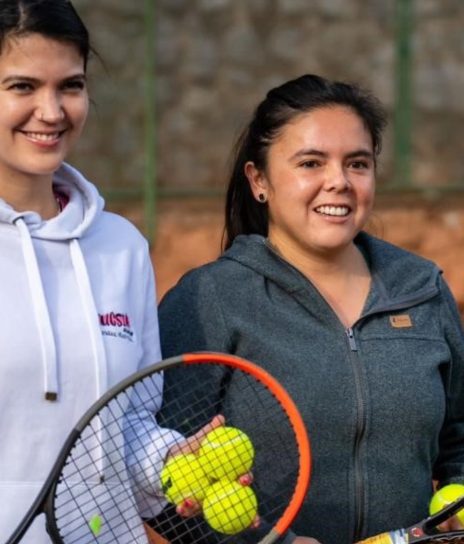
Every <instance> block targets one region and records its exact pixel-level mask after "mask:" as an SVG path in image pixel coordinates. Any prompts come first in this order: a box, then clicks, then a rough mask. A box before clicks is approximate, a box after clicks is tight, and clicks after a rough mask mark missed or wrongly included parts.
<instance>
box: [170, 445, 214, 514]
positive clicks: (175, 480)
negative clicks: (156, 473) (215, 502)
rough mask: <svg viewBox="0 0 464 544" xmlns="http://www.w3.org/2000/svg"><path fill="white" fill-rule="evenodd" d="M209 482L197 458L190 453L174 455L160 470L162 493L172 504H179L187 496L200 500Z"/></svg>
mask: <svg viewBox="0 0 464 544" xmlns="http://www.w3.org/2000/svg"><path fill="white" fill-rule="evenodd" d="M210 483H211V482H210V480H209V479H208V477H207V476H206V474H205V473H204V471H203V469H202V467H201V465H200V463H199V461H198V458H197V457H196V456H195V455H193V454H191V453H189V454H187V455H176V456H175V457H173V458H172V459H170V460H169V461H168V462H167V463H166V464H165V465H164V467H163V470H162V471H161V485H162V488H163V493H164V495H165V496H166V498H167V499H168V501H169V502H172V503H173V504H180V503H181V502H182V501H183V500H185V499H187V498H191V499H196V500H197V501H199V502H201V501H202V500H203V498H204V496H205V492H206V489H207V488H208V487H209V485H210Z"/></svg>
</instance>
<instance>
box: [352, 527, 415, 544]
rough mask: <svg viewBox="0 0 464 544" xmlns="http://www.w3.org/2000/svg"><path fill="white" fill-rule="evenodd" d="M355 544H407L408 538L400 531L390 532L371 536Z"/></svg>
mask: <svg viewBox="0 0 464 544" xmlns="http://www.w3.org/2000/svg"><path fill="white" fill-rule="evenodd" d="M356 544H408V538H407V535H406V533H405V532H404V531H403V530H402V529H400V530H398V531H390V532H388V533H382V534H380V535H376V536H371V537H370V538H366V540H361V541H360V542H357V543H356Z"/></svg>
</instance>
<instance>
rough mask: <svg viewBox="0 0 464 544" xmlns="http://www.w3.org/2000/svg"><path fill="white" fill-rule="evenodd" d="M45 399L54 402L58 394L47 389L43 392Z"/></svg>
mask: <svg viewBox="0 0 464 544" xmlns="http://www.w3.org/2000/svg"><path fill="white" fill-rule="evenodd" d="M45 400H49V401H50V402H55V401H56V400H58V394H57V393H52V392H51V391H47V392H46V393H45Z"/></svg>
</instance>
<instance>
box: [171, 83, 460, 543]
mask: <svg viewBox="0 0 464 544" xmlns="http://www.w3.org/2000/svg"><path fill="white" fill-rule="evenodd" d="M384 125H385V115H384V113H383V110H382V107H381V105H380V104H379V103H378V101H377V100H376V99H375V97H373V96H372V95H371V94H370V93H368V92H366V91H364V90H362V89H360V88H358V87H356V86H353V85H347V84H345V83H340V82H333V81H328V80H326V79H323V78H321V77H318V76H314V75H305V76H302V77H299V78H297V79H295V80H292V81H289V82H287V83H285V84H283V85H281V86H280V87H277V88H275V89H272V90H271V91H270V92H269V93H268V94H267V96H266V98H265V99H264V100H263V101H262V102H261V104H260V105H259V106H258V108H257V109H256V111H255V113H254V116H253V118H252V120H251V122H250V124H249V125H248V127H247V128H246V130H245V131H244V133H243V134H242V136H241V138H240V140H239V142H238V144H237V148H236V157H235V158H236V160H235V164H234V166H233V170H232V174H231V178H230V183H229V189H228V193H227V203H226V240H225V251H224V253H223V254H222V255H221V257H220V258H219V259H218V260H217V261H215V262H213V263H210V264H207V265H205V266H202V267H200V268H198V269H196V270H194V271H191V272H190V273H188V274H187V275H186V276H184V277H183V278H182V279H181V280H180V282H179V283H178V285H177V286H175V287H174V288H173V289H172V290H171V291H170V292H169V293H168V294H167V295H166V297H165V298H164V300H163V301H162V303H161V306H160V327H161V344H162V351H163V355H164V356H165V357H167V356H171V355H175V354H179V353H183V352H188V351H197V350H211V351H222V352H227V353H233V354H236V355H239V356H242V357H244V358H247V359H250V360H252V361H255V362H256V363H258V364H260V365H262V366H263V367H264V368H266V369H267V370H268V371H269V372H270V373H271V374H273V375H274V376H275V377H276V378H277V379H279V380H280V381H281V382H282V383H283V385H284V386H285V387H286V389H287V390H288V391H289V393H290V394H291V395H292V396H293V398H294V400H295V401H296V403H297V405H298V407H299V409H300V411H301V412H302V414H303V417H304V419H305V422H306V424H307V427H308V429H309V431H310V435H311V440H312V448H313V457H314V466H313V475H312V483H311V488H310V491H309V494H308V497H307V500H306V501H305V504H304V506H303V509H302V511H301V513H300V515H299V517H298V519H297V521H296V522H295V523H294V526H293V528H292V529H293V531H294V533H295V534H293V533H289V534H288V535H287V538H286V542H287V541H288V542H295V543H300V544H303V543H305V542H311V540H310V539H308V538H307V537H302V536H296V535H311V536H313V537H315V538H317V539H318V540H320V541H321V542H322V543H323V544H351V543H353V542H355V541H358V540H360V539H363V538H366V537H368V536H370V535H374V534H377V533H380V532H383V531H386V530H390V529H395V528H399V527H404V526H408V525H411V524H413V523H415V522H417V521H418V520H419V519H421V518H423V517H425V516H426V515H427V512H428V503H429V501H430V498H431V495H432V492H433V480H436V481H438V484H439V485H445V484H448V483H451V482H464V337H463V332H462V329H461V325H460V319H459V315H458V312H457V308H456V304H455V301H454V299H453V297H452V295H451V294H450V291H449V289H448V287H447V285H446V283H445V281H444V280H443V277H442V275H441V271H440V270H439V269H438V268H437V266H436V265H435V264H433V263H432V262H430V261H427V260H425V259H423V258H421V257H418V256H416V255H413V254H411V253H409V252H406V251H404V250H402V249H399V248H397V247H395V246H392V245H390V244H388V243H386V242H383V241H381V240H379V239H377V238H374V237H372V236H370V235H368V234H367V233H365V232H364V231H363V229H364V227H365V225H366V222H367V220H368V218H369V215H370V212H371V210H372V206H373V202H374V192H375V178H376V159H377V155H378V153H379V151H380V147H381V135H382V130H383V128H384Z"/></svg>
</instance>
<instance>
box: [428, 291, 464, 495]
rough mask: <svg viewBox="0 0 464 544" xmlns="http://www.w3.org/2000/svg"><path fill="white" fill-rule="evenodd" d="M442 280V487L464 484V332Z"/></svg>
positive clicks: (438, 468) (438, 467)
mask: <svg viewBox="0 0 464 544" xmlns="http://www.w3.org/2000/svg"><path fill="white" fill-rule="evenodd" d="M440 281H441V285H440V288H441V292H442V304H441V320H442V326H443V330H444V336H445V340H446V342H447V344H448V346H449V352H450V363H449V365H447V366H446V367H445V368H444V370H443V384H444V387H445V391H446V403H447V405H446V419H445V421H444V423H443V427H442V430H441V434H440V453H439V456H438V459H437V461H436V463H435V466H434V478H435V479H436V480H438V482H439V486H440V487H443V486H444V485H446V484H449V483H464V332H463V329H462V325H461V319H460V316H459V312H458V309H457V305H456V302H455V300H454V298H453V296H452V294H451V292H450V290H449V288H448V286H447V285H446V283H445V282H444V281H443V280H440Z"/></svg>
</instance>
